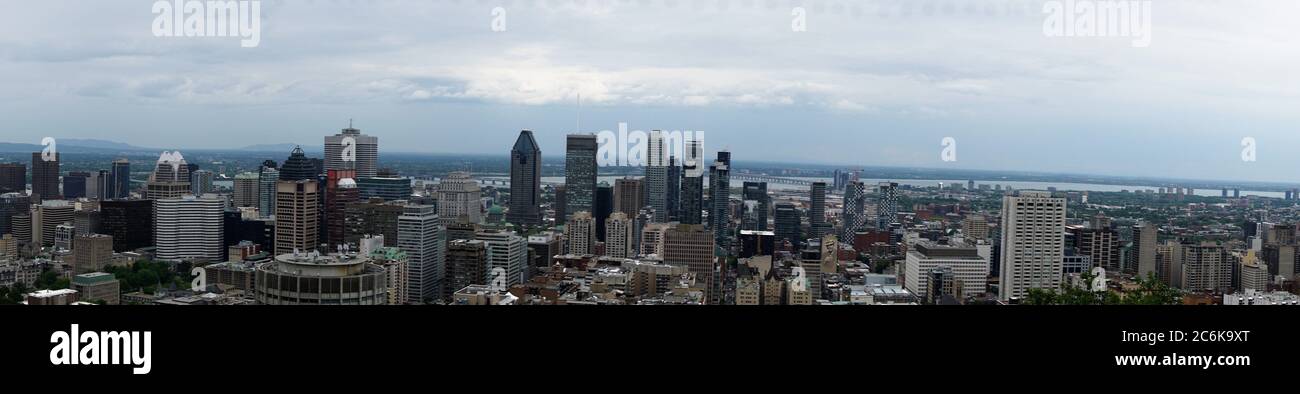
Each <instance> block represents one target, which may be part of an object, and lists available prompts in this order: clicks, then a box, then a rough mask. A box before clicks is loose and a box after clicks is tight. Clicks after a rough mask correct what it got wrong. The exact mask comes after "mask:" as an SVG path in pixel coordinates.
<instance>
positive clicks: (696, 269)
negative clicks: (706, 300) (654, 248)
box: [662, 224, 715, 289]
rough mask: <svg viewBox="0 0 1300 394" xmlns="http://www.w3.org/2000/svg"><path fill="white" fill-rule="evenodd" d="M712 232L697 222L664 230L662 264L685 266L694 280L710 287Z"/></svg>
mask: <svg viewBox="0 0 1300 394" xmlns="http://www.w3.org/2000/svg"><path fill="white" fill-rule="evenodd" d="M714 245H715V244H714V234H713V233H710V232H709V231H707V230H705V228H704V226H702V225H698V224H680V225H677V226H675V227H672V228H669V229H668V230H667V231H665V232H664V248H663V249H664V253H663V255H662V257H663V260H664V264H668V265H674V266H679V267H686V268H687V269H688V270H690V272H691V273H692V274H694V275H695V280H697V281H701V282H704V283H705V286H706V287H705V288H708V289H712V288H713V283H714V282H715V280H714V279H715V278H714V277H713V272H714V268H715V267H714V265H715V264H714V256H713V249H714Z"/></svg>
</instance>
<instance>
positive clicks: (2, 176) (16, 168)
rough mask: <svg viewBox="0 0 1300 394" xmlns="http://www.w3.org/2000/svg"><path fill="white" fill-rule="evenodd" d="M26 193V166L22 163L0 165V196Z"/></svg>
mask: <svg viewBox="0 0 1300 394" xmlns="http://www.w3.org/2000/svg"><path fill="white" fill-rule="evenodd" d="M24 191H27V166H25V165H23V164H22V163H0V194H4V193H15V192H17V193H22V192H24Z"/></svg>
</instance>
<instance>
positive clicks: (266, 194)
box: [257, 166, 280, 217]
mask: <svg viewBox="0 0 1300 394" xmlns="http://www.w3.org/2000/svg"><path fill="white" fill-rule="evenodd" d="M257 182H258V190H257V210H258V212H260V213H261V214H262V217H274V216H275V202H276V199H277V198H278V197H277V191H276V186H275V185H276V183H279V182H280V170H278V169H276V168H274V167H265V166H263V167H262V170H261V173H260V174H259V175H258V181H257Z"/></svg>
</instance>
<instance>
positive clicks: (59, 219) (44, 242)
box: [32, 200, 76, 246]
mask: <svg viewBox="0 0 1300 394" xmlns="http://www.w3.org/2000/svg"><path fill="white" fill-rule="evenodd" d="M75 222H76V206H75V205H73V204H72V203H71V202H69V201H67V200H45V201H41V203H40V205H36V206H35V209H33V210H32V224H34V225H35V227H33V229H32V237H33V239H32V243H33V244H35V245H40V246H54V241H55V239H56V238H55V231H56V230H57V229H58V227H59V225H62V224H68V225H71V224H73V223H75Z"/></svg>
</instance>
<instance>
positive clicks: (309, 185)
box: [275, 173, 320, 255]
mask: <svg viewBox="0 0 1300 394" xmlns="http://www.w3.org/2000/svg"><path fill="white" fill-rule="evenodd" d="M282 174H283V173H282ZM275 196H276V199H275V254H277V255H282V254H291V253H294V252H298V253H307V252H312V251H315V250H316V247H317V246H318V245H317V241H318V239H317V237H319V233H320V228H319V226H320V211H319V210H318V209H317V208H316V204H318V202H317V199H318V198H320V184H319V183H317V182H316V181H315V180H297V181H289V180H282V181H278V182H276V184H275Z"/></svg>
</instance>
